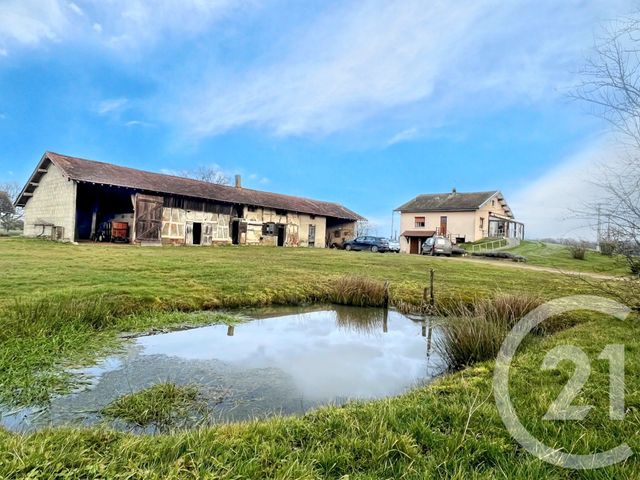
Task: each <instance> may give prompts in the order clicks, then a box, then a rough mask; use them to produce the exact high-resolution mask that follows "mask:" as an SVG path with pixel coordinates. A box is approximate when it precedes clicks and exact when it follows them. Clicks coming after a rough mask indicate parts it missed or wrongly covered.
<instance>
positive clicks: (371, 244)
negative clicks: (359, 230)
mask: <svg viewBox="0 0 640 480" xmlns="http://www.w3.org/2000/svg"><path fill="white" fill-rule="evenodd" d="M344 249H345V250H368V251H370V252H388V251H389V241H388V240H387V239H386V238H382V237H368V236H366V237H365V236H363V237H358V238H356V239H355V240H349V241H348V242H344Z"/></svg>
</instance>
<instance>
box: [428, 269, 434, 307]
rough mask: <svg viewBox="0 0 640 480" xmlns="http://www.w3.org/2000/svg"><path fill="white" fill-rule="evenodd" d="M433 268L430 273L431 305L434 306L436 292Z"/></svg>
mask: <svg viewBox="0 0 640 480" xmlns="http://www.w3.org/2000/svg"><path fill="white" fill-rule="evenodd" d="M433 276H434V273H433V268H432V269H431V270H430V271H429V303H430V304H431V306H433V305H434V304H435V303H436V302H435V292H434V291H433Z"/></svg>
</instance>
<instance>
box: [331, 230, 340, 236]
mask: <svg viewBox="0 0 640 480" xmlns="http://www.w3.org/2000/svg"><path fill="white" fill-rule="evenodd" d="M333 237H334V238H340V230H334V232H333Z"/></svg>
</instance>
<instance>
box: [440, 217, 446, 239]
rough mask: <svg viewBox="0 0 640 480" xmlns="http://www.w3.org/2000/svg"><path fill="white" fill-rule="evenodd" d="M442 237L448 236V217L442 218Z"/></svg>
mask: <svg viewBox="0 0 640 480" xmlns="http://www.w3.org/2000/svg"><path fill="white" fill-rule="evenodd" d="M440 235H442V236H445V235H447V217H440Z"/></svg>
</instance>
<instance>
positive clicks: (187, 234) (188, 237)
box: [184, 222, 193, 245]
mask: <svg viewBox="0 0 640 480" xmlns="http://www.w3.org/2000/svg"><path fill="white" fill-rule="evenodd" d="M184 243H186V244H187V245H193V222H187V223H186V224H185V226H184Z"/></svg>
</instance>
